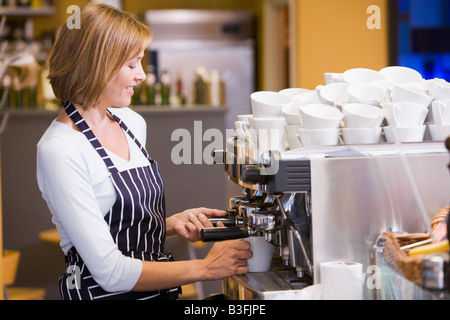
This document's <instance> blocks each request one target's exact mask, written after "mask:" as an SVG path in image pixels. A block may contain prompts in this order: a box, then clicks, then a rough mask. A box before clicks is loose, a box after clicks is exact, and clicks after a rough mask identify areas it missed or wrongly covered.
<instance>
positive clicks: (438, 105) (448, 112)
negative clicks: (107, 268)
mask: <svg viewBox="0 0 450 320" xmlns="http://www.w3.org/2000/svg"><path fill="white" fill-rule="evenodd" d="M431 112H432V115H433V122H434V124H443V125H446V124H450V99H445V100H435V101H433V103H432V104H431Z"/></svg>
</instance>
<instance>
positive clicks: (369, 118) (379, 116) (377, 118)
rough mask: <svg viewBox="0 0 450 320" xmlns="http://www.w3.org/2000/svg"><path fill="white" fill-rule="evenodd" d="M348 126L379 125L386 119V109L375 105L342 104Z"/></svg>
mask: <svg viewBox="0 0 450 320" xmlns="http://www.w3.org/2000/svg"><path fill="white" fill-rule="evenodd" d="M342 113H343V114H344V118H345V125H346V127H347V128H373V127H379V126H380V125H381V123H382V122H383V120H384V117H385V113H384V110H383V109H381V108H378V107H375V106H373V105H367V104H361V103H349V104H345V105H343V106H342Z"/></svg>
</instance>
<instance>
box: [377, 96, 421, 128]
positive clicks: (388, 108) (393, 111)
mask: <svg viewBox="0 0 450 320" xmlns="http://www.w3.org/2000/svg"><path fill="white" fill-rule="evenodd" d="M382 109H383V110H384V112H385V117H386V120H387V122H388V124H389V126H395V127H415V126H421V125H423V123H424V122H425V119H426V117H427V114H428V108H425V107H423V106H422V105H418V104H415V103H409V102H391V103H387V104H383V105H382Z"/></svg>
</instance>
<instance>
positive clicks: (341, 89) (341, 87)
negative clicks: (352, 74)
mask: <svg viewBox="0 0 450 320" xmlns="http://www.w3.org/2000/svg"><path fill="white" fill-rule="evenodd" d="M348 86H349V85H348V83H343V82H337V83H332V84H327V85H325V86H323V85H319V86H317V87H316V91H317V94H318V95H319V97H320V100H321V102H322V103H323V104H328V105H330V106H335V105H336V104H340V103H345V102H348V100H349V96H348V91H347V88H348Z"/></svg>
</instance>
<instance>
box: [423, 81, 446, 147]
mask: <svg viewBox="0 0 450 320" xmlns="http://www.w3.org/2000/svg"><path fill="white" fill-rule="evenodd" d="M430 95H431V96H432V97H433V98H434V99H435V100H434V101H433V102H432V104H431V115H432V118H433V123H432V124H429V125H428V128H429V130H430V135H431V138H432V139H433V140H438V141H442V140H445V139H447V138H448V137H449V136H450V86H448V87H437V88H432V89H430Z"/></svg>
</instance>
